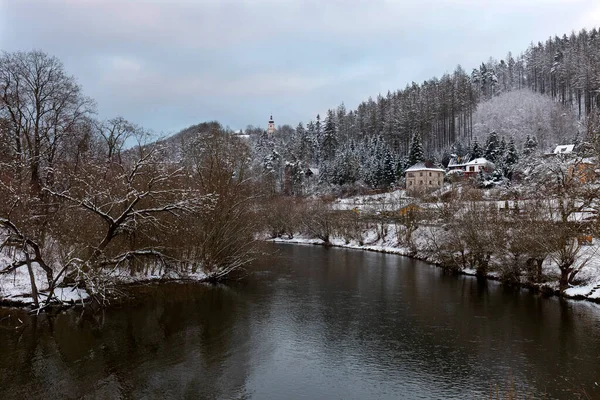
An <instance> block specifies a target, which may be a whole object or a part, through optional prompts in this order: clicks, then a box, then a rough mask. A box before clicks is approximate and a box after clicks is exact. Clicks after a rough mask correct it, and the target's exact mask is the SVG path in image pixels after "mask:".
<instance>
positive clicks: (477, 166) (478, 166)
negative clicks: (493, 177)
mask: <svg viewBox="0 0 600 400" xmlns="http://www.w3.org/2000/svg"><path fill="white" fill-rule="evenodd" d="M448 169H449V170H450V171H457V170H460V171H464V174H465V176H466V177H473V176H477V174H478V173H479V172H480V171H482V172H486V173H490V172H493V171H494V170H495V169H496V166H495V165H494V163H493V162H491V161H489V160H487V159H485V158H483V157H480V158H476V159H474V160H471V161H469V162H467V163H463V164H459V163H451V164H448Z"/></svg>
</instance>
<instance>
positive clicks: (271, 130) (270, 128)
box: [267, 115, 275, 135]
mask: <svg viewBox="0 0 600 400" xmlns="http://www.w3.org/2000/svg"><path fill="white" fill-rule="evenodd" d="M267 133H268V134H269V135H272V134H273V133H275V121H273V116H272V115H271V119H269V125H268V126H267Z"/></svg>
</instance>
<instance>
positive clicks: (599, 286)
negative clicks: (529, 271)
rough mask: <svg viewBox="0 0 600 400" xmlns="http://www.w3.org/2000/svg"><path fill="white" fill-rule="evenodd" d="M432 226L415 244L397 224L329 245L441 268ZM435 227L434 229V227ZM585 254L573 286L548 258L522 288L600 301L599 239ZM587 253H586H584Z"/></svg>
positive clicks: (301, 239)
mask: <svg viewBox="0 0 600 400" xmlns="http://www.w3.org/2000/svg"><path fill="white" fill-rule="evenodd" d="M431 229H432V228H431V227H421V228H418V229H417V230H416V231H415V232H414V234H413V241H412V242H413V246H412V248H411V247H408V246H403V245H399V241H398V240H397V237H396V235H395V232H394V226H393V225H390V226H389V227H388V235H386V237H385V238H379V239H378V238H377V234H376V232H375V230H369V231H366V232H364V234H363V238H364V240H363V244H362V245H361V244H360V243H358V242H357V241H356V240H349V241H348V240H346V239H344V238H341V237H332V238H330V241H329V243H328V244H327V245H329V246H334V247H342V248H348V249H358V250H367V251H376V252H381V253H389V254H398V255H401V256H406V257H411V258H415V259H419V260H422V261H425V262H428V263H431V264H435V265H438V266H440V267H441V265H440V262H439V260H437V259H436V258H435V257H434V256H433V254H432V252H431V251H430V250H429V249H428V233H429V231H430V230H431ZM433 229H435V228H433ZM268 241H271V242H276V243H292V244H312V245H325V242H324V241H323V240H321V239H315V238H311V237H307V236H306V235H297V236H294V238H291V239H288V238H275V239H268ZM585 253H588V254H590V257H589V261H587V262H586V264H585V266H584V267H583V268H582V269H581V271H580V273H579V275H578V282H579V283H578V284H577V285H572V286H571V287H569V288H568V289H566V290H565V291H564V292H563V293H560V290H559V276H560V270H559V269H558V266H557V265H556V264H555V263H553V262H552V260H550V259H548V260H546V261H545V262H544V264H543V273H544V276H545V277H546V278H547V279H546V281H545V282H544V283H541V284H534V283H529V282H525V281H523V282H522V283H521V285H522V286H523V287H530V288H535V289H538V290H540V291H543V292H545V293H552V294H555V295H558V296H563V297H566V298H570V299H577V300H589V301H593V302H596V303H600V241H599V240H598V239H594V241H593V244H592V245H591V246H588V247H587V248H586V250H585ZM582 256H584V254H582ZM458 273H461V274H464V275H473V276H474V275H476V271H475V269H473V268H464V269H461V270H459V271H458ZM487 277H488V278H489V279H493V280H500V273H499V272H498V271H494V270H491V271H490V272H488V274H487Z"/></svg>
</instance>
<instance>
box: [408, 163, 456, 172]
mask: <svg viewBox="0 0 600 400" xmlns="http://www.w3.org/2000/svg"><path fill="white" fill-rule="evenodd" d="M410 171H440V172H446V170H443V169H441V168H431V167H428V166H426V165H425V163H417V164H415V165H413V166H412V167H410V168H407V169H406V172H410Z"/></svg>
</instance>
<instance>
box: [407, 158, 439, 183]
mask: <svg viewBox="0 0 600 400" xmlns="http://www.w3.org/2000/svg"><path fill="white" fill-rule="evenodd" d="M445 173H446V171H445V170H443V169H441V168H431V167H428V166H426V165H425V163H418V164H415V165H413V166H412V167H410V168H408V169H407V170H406V173H405V178H406V190H429V189H437V188H440V187H442V184H443V183H444V174H445Z"/></svg>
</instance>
